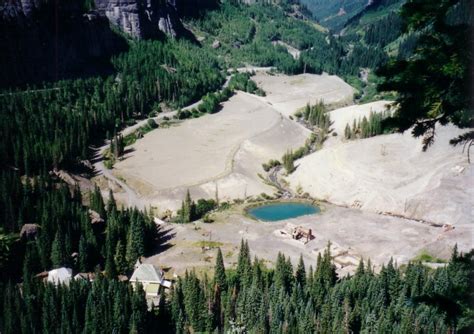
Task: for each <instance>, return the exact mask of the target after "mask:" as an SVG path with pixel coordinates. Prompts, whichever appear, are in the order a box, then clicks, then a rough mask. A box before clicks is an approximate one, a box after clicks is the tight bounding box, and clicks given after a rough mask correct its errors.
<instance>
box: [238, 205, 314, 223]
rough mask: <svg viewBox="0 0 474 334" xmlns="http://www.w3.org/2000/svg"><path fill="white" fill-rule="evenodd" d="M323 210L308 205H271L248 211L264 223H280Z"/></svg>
mask: <svg viewBox="0 0 474 334" xmlns="http://www.w3.org/2000/svg"><path fill="white" fill-rule="evenodd" d="M320 211H321V210H320V209H319V208H318V207H317V206H314V205H311V204H308V203H295V202H286V203H285V202H283V203H271V204H266V205H262V206H258V207H255V208H251V209H249V210H248V211H247V213H248V214H249V215H251V216H252V217H254V218H257V219H259V220H263V221H272V222H274V221H278V220H284V219H290V218H296V217H299V216H304V215H312V214H315V213H319V212H320Z"/></svg>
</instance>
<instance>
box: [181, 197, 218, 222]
mask: <svg viewBox="0 0 474 334" xmlns="http://www.w3.org/2000/svg"><path fill="white" fill-rule="evenodd" d="M217 196H218V195H217V188H216V199H215V200H214V199H203V198H200V199H199V200H198V201H197V203H196V202H194V201H193V199H192V198H191V194H190V193H189V190H188V191H187V192H186V197H185V198H184V200H183V201H182V202H181V209H180V210H178V212H177V214H176V217H175V218H174V222H175V223H178V224H187V223H190V222H193V221H196V220H199V219H201V218H206V215H207V214H208V213H209V212H211V211H212V210H214V209H216V208H217V207H218V206H219V203H218V197H217ZM205 221H209V220H208V219H205Z"/></svg>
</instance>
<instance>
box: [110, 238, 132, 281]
mask: <svg viewBox="0 0 474 334" xmlns="http://www.w3.org/2000/svg"><path fill="white" fill-rule="evenodd" d="M114 261H115V267H116V268H117V272H118V273H119V274H126V273H127V271H128V268H129V266H128V264H127V259H126V256H125V246H124V245H123V244H122V241H121V240H119V241H118V242H117V246H116V248H115V254H114Z"/></svg>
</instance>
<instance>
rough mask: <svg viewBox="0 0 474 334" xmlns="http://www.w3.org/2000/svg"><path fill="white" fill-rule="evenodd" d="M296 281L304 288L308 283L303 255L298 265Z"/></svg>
mask: <svg viewBox="0 0 474 334" xmlns="http://www.w3.org/2000/svg"><path fill="white" fill-rule="evenodd" d="M295 278H296V283H298V284H300V285H301V287H302V288H304V287H305V285H306V269H305V267H304V261H303V255H300V260H299V262H298V266H297V267H296V274H295Z"/></svg>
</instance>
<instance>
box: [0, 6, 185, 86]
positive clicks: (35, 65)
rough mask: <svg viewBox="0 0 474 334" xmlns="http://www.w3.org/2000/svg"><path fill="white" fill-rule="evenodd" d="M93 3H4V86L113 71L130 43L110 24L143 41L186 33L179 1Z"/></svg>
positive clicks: (0, 22)
mask: <svg viewBox="0 0 474 334" xmlns="http://www.w3.org/2000/svg"><path fill="white" fill-rule="evenodd" d="M91 1H92V0H91ZM94 1H95V3H94V4H93V5H92V7H93V9H92V10H90V9H88V8H86V7H85V1H83V0H81V1H80V0H0V87H9V86H18V85H23V84H25V83H35V82H42V81H51V80H59V79H65V78H72V77H87V76H91V75H97V74H105V73H107V72H109V71H111V70H112V66H111V64H110V58H111V56H112V55H113V54H116V53H118V52H121V51H124V50H126V48H127V43H126V41H125V39H124V38H123V37H122V36H120V35H119V34H116V33H115V32H114V31H112V30H111V27H110V26H111V25H110V23H112V24H113V25H114V26H116V27H118V28H119V29H120V30H122V31H123V32H125V33H126V34H128V35H130V36H132V37H135V38H140V39H141V38H159V37H162V36H164V35H165V34H166V35H168V36H172V37H176V36H178V35H179V34H180V33H181V32H185V29H184V28H183V25H182V23H181V21H180V19H179V16H178V14H177V9H176V3H175V0H94Z"/></svg>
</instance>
